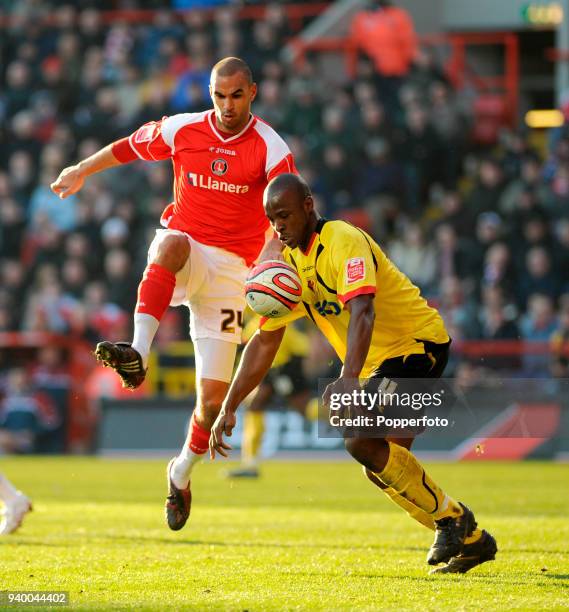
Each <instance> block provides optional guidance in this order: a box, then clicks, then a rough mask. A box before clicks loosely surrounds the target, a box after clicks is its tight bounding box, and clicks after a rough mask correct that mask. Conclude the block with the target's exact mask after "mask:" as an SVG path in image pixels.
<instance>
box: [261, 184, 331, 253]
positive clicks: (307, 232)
mask: <svg viewBox="0 0 569 612" xmlns="http://www.w3.org/2000/svg"><path fill="white" fill-rule="evenodd" d="M263 203H264V205H265V214H266V215H267V217H268V219H269V221H270V223H271V225H272V226H273V229H274V230H275V231H276V232H277V235H278V237H279V239H280V241H281V242H282V243H283V244H284V245H286V246H288V247H290V248H291V249H294V248H296V247H298V246H300V247H301V248H305V247H306V245H307V244H308V241H309V240H310V237H311V236H312V234H313V232H314V229H315V227H316V224H317V223H318V219H319V217H318V214H317V213H316V211H315V210H314V200H313V199H312V193H311V192H310V187H309V186H308V185H307V183H306V181H305V180H304V179H303V178H302V177H300V176H298V175H297V174H279V175H278V176H277V177H275V178H274V179H273V180H272V181H271V182H270V183H269V184H268V185H267V187H266V189H265V194H264V198H263Z"/></svg>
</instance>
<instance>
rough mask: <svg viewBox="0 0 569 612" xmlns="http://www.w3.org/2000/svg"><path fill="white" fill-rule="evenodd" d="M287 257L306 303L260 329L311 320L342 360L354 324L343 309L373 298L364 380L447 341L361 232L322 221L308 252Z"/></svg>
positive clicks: (429, 311) (288, 252) (431, 312)
mask: <svg viewBox="0 0 569 612" xmlns="http://www.w3.org/2000/svg"><path fill="white" fill-rule="evenodd" d="M283 255H284V257H285V259H286V261H287V262H289V263H290V264H292V265H293V266H294V267H295V268H296V270H297V271H298V274H299V276H300V278H301V281H302V302H301V303H300V304H299V305H298V306H297V307H296V308H295V309H294V310H293V311H292V312H291V313H290V314H289V315H286V316H285V317H280V318H276V319H262V320H261V324H260V326H261V329H264V330H268V331H270V330H276V329H279V328H281V327H283V326H284V325H286V324H287V323H290V322H291V321H294V320H296V319H299V318H301V317H305V316H308V317H310V318H311V319H312V320H313V321H314V323H315V324H316V325H317V326H318V328H319V329H320V331H321V332H322V333H323V334H324V335H325V336H326V338H327V339H328V341H329V342H330V344H331V345H332V346H333V347H334V349H335V351H336V353H337V354H338V356H339V357H340V359H341V360H342V361H344V358H345V356H346V343H347V337H348V324H349V322H350V313H349V311H348V310H346V309H344V305H345V304H346V302H347V301H348V300H350V299H351V298H353V297H355V296H357V295H363V294H369V295H374V309H375V322H374V329H373V335H372V339H371V345H370V349H369V352H368V355H367V359H366V361H365V364H364V367H363V369H362V372H361V374H360V376H361V377H362V378H367V377H369V376H371V375H372V374H373V373H374V371H375V370H376V369H377V368H378V367H379V366H380V365H381V363H382V362H383V361H384V360H385V359H389V358H391V357H400V356H405V355H412V354H421V353H424V352H425V348H424V346H423V343H422V341H424V340H428V341H430V342H435V343H438V344H442V343H445V342H448V341H449V336H448V334H447V332H446V329H445V326H444V323H443V320H442V318H441V317H440V315H439V313H438V312H437V311H436V310H435V309H434V308H431V307H430V306H429V305H428V304H427V302H426V301H425V299H424V298H423V297H421V294H420V292H419V289H418V288H417V287H415V285H413V283H411V281H410V280H409V279H408V278H407V277H406V276H405V275H404V274H403V273H402V272H400V271H399V270H398V269H397V268H396V267H395V266H394V265H393V264H392V263H391V261H389V259H388V258H387V257H386V255H385V254H384V252H383V251H382V250H381V248H380V247H379V246H378V244H377V243H376V242H375V241H374V240H373V239H372V238H371V237H370V236H368V235H367V234H366V233H365V232H364V231H363V230H360V229H359V228H357V227H354V226H353V225H350V224H349V223H346V222H344V221H326V220H324V219H321V220H320V221H319V223H318V226H317V228H316V231H315V232H314V234H313V236H312V238H311V240H310V244H309V246H308V248H307V250H306V252H303V251H302V250H301V249H300V248H298V247H297V248H295V249H290V248H288V247H286V248H285V250H284V252H283Z"/></svg>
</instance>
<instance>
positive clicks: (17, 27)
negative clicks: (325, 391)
mask: <svg viewBox="0 0 569 612" xmlns="http://www.w3.org/2000/svg"><path fill="white" fill-rule="evenodd" d="M196 4H198V5H201V6H203V5H207V4H209V5H221V6H219V7H218V8H216V9H215V10H214V11H213V12H208V11H202V10H192V11H189V12H186V13H184V14H175V13H173V12H171V10H169V9H171V8H194V7H195V5H196ZM243 4H245V3H241V5H243ZM246 4H261V3H246ZM304 4H308V3H304ZM285 5H286V3H283V2H274V3H269V4H268V6H267V10H266V12H265V16H264V18H262V19H255V20H253V19H238V18H237V10H238V8H239V6H240V5H238V4H236V3H231V4H228V3H224V2H209V3H208V2H198V3H194V2H191V1H189V0H172V1H166V0H162V1H161V0H151V1H148V2H147V1H145V2H142V0H140V1H135V0H127V1H125V2H122V1H116V0H106V1H97V2H95V1H89V0H79V1H76V2H73V3H69V2H64V1H55V0H53V1H50V0H19V1H18V2H13V3H12V2H0V7H2V8H3V9H4V13H3V18H4V21H3V25H2V26H1V30H0V31H1V34H2V36H0V332H29V331H32V332H54V333H57V334H64V335H67V336H73V337H75V338H82V339H85V340H86V341H87V342H88V343H90V344H91V345H93V344H94V343H96V342H97V341H99V340H101V339H104V338H105V339H111V340H116V339H128V338H130V335H131V318H132V316H131V313H132V310H133V307H134V305H135V301H136V290H137V285H138V282H139V278H140V275H141V273H142V271H143V269H144V266H145V261H146V253H147V247H148V244H149V242H150V240H151V238H152V235H153V233H154V230H155V229H156V227H157V224H158V220H159V216H160V213H161V211H162V209H163V208H164V207H165V205H166V204H168V202H169V201H170V200H171V197H172V176H171V168H170V167H169V164H168V163H156V164H149V163H138V162H135V163H132V164H128V165H126V166H122V167H120V168H117V169H113V170H112V171H108V172H105V173H104V174H102V175H99V176H95V177H91V178H90V179H89V180H88V181H87V183H86V185H85V187H84V188H83V190H82V191H81V192H80V193H79V194H77V195H76V196H73V197H70V198H69V199H67V200H65V201H64V202H62V201H60V200H59V199H58V198H57V197H56V196H55V195H54V194H52V193H51V191H50V189H49V184H50V183H51V182H52V181H53V180H54V179H55V178H56V177H57V175H58V174H59V172H60V171H61V169H62V168H64V167H65V166H67V165H70V164H72V163H75V162H76V161H78V160H80V159H82V158H85V157H87V156H89V155H90V154H92V153H94V152H95V151H97V150H98V149H99V148H101V147H102V146H104V145H106V144H108V143H109V142H111V141H113V140H115V139H117V138H120V137H122V136H125V135H127V134H129V133H131V132H132V131H133V130H135V129H136V128H137V127H138V126H140V125H141V124H143V123H145V122H147V121H149V120H153V119H159V118H161V117H163V116H165V115H171V114H174V113H179V112H191V111H201V110H204V109H206V108H209V107H210V100H209V94H208V81H209V73H210V69H211V66H212V65H213V64H214V63H215V62H216V61H217V60H219V59H220V58H222V57H225V56H229V55H236V56H240V57H242V58H244V59H245V60H246V61H247V62H248V63H249V64H250V66H251V68H252V70H253V74H254V77H255V80H256V81H257V83H258V86H259V95H258V98H257V101H256V102H255V104H254V112H255V113H256V114H258V115H259V116H260V117H262V118H263V119H264V120H266V121H267V122H268V123H270V124H271V125H272V126H273V127H274V128H275V129H276V130H277V131H278V132H279V133H280V134H281V135H282V136H283V137H284V138H285V139H286V140H287V142H288V144H289V146H290V147H291V149H292V151H293V153H294V155H295V158H296V162H297V166H298V168H299V170H300V172H301V174H302V175H303V176H304V177H305V178H306V179H307V181H308V182H309V183H310V184H311V185H312V187H313V190H314V194H315V196H316V199H317V205H318V208H319V210H320V212H321V213H322V214H324V215H325V216H327V217H330V218H344V219H347V220H349V221H352V222H354V223H355V224H357V225H360V226H361V227H363V228H364V229H366V230H368V231H369V232H370V233H371V234H372V235H373V236H374V237H375V238H376V239H377V240H378V241H379V242H380V244H381V245H382V247H383V248H384V249H385V250H386V252H387V253H388V255H389V256H390V257H391V258H392V260H393V261H394V262H395V264H396V265H397V266H398V267H399V268H400V269H401V270H402V271H403V272H404V273H406V274H407V275H408V276H409V277H410V278H411V279H412V280H413V282H415V283H416V284H417V285H418V286H419V287H420V288H421V289H422V291H423V292H424V294H425V296H426V297H427V298H428V299H429V300H430V301H431V302H432V303H433V304H434V305H436V306H437V307H438V308H439V309H440V311H441V313H442V315H443V317H444V319H445V321H446V324H447V326H448V328H449V331H450V334H451V336H452V337H453V339H454V341H456V342H459V341H462V340H478V339H491V340H504V339H511V340H518V339H522V340H527V341H533V340H541V341H547V342H550V341H551V342H558V341H559V339H560V338H561V339H564V338H565V339H567V338H568V337H569V130H568V129H564V128H560V129H558V130H557V132H556V134H555V137H554V138H551V139H550V142H549V144H548V146H547V147H542V148H534V147H532V146H531V144H530V139H529V138H528V135H527V134H526V133H524V131H523V130H519V131H518V130H515V129H503V130H502V131H501V132H500V133H499V136H498V139H497V140H496V142H493V143H490V144H484V145H483V144H481V143H480V142H476V141H475V140H474V139H473V138H472V137H471V134H472V133H473V128H474V127H475V126H474V125H473V123H474V121H475V119H474V117H473V114H472V111H471V108H470V106H469V104H468V100H465V99H463V98H462V97H461V96H460V95H458V94H457V93H456V92H455V91H454V90H453V87H452V85H451V82H450V81H449V79H448V78H447V76H446V75H445V72H444V70H443V66H442V65H440V63H439V62H437V59H436V56H435V55H433V53H432V52H431V50H430V49H429V48H426V47H421V46H420V45H418V44H417V43H416V42H414V41H413V39H412V36H413V35H412V32H411V34H410V36H411V38H410V44H411V46H412V50H413V52H412V53H411V54H410V55H409V57H408V58H407V59H404V60H403V61H402V62H400V65H399V67H398V68H397V70H395V72H391V73H389V72H388V73H384V74H382V72H381V66H379V65H377V62H375V61H374V58H373V57H369V53H367V52H366V51H367V50H366V49H365V48H362V53H361V57H360V60H359V61H358V63H357V68H356V74H355V77H354V78H353V79H352V80H351V81H350V82H349V84H347V85H339V84H337V83H336V82H334V81H333V80H332V81H331V80H327V79H326V78H325V77H324V76H323V74H322V73H321V72H320V71H319V69H318V64H317V62H316V61H315V60H314V59H313V58H312V57H311V56H310V55H308V57H307V58H306V61H305V62H303V63H302V64H296V65H295V64H290V63H287V62H284V61H283V60H282V57H281V51H282V49H283V47H284V46H285V44H286V43H287V41H289V39H290V38H291V37H292V36H293V35H294V34H295V30H294V28H293V27H292V26H291V23H290V22H289V20H288V19H287V16H286V11H285ZM117 8H122V9H141V8H144V9H149V8H151V9H157V12H156V13H155V16H154V17H153V19H152V21H151V22H150V23H147V22H144V23H130V22H127V21H117V22H114V23H106V22H104V20H103V13H102V11H104V10H109V9H117ZM309 21H310V19H309V18H307V19H305V21H304V25H305V24H307V23H308V22H309ZM353 36H354V37H357V36H358V34H357V31H356V28H354V29H353ZM356 42H357V40H356ZM363 46H364V45H362V47H363ZM169 316H170V319H169V320H168V321H167V322H165V324H164V326H163V327H164V331H162V332H161V333H162V337H161V338H160V337H159V339H158V345H160V343H161V342H162V343H163V342H167V341H168V340H171V339H184V338H187V331H186V330H187V317H186V315H185V313H184V312H183V310H182V309H176V311H171V313H170V315H169ZM328 358H329V356H328V355H327V356H326V357H325V359H328ZM62 363H63V359H62V355H61V354H58V352H57V350H52V351H50V350H49V349H46V350H45V351H43V353H40V355H39V357H38V359H37V363H36V362H34V367H33V369H32V370H30V371H28V370H26V371H24V370H22V369H18V370H14V369H10V368H8V367H7V366H8V365H9V364H7V363H6V362H5V360H4V363H0V366H1V367H3V368H5V373H6V375H5V376H4V377H3V379H2V383H1V384H2V387H3V389H4V395H5V397H7V398H11V400H10V401H11V402H12V404H11V405H13V404H14V402H15V400H14V398H19V400H18V402H19V403H18V402H16V404H18V405H19V406H20V407H21V406H23V405H24V404H25V407H24V408H22V410H21V412H23V413H26V414H33V415H35V416H34V419H35V421H34V423H35V425H34V427H35V428H36V429H37V431H38V432H40V433H41V432H42V431H44V430H46V429H47V430H49V429H50V428H54V427H58V426H60V425H61V424H59V425H58V423H57V418H56V417H54V416H53V415H52V414H51V413H50V409H49V402H46V401H45V398H44V399H43V400H42V397H39V396H37V394H36V395H34V394H30V391H29V389H30V388H31V387H30V385H29V384H28V385H26V384H24V383H23V382H22V378H23V377H26V376H27V377H30V376H31V377H32V379H33V380H34V381H36V383H37V385H36V386H37V387H38V388H40V387H41V384H40V382H41V381H43V384H44V385H45V384H46V381H48V383H47V384H48V386H49V385H51V387H52V388H53V387H55V388H60V387H62V388H65V384H68V382H67V383H66V379H65V377H66V376H68V374H66V370H65V368H64V367H63V366H62ZM500 363H501V366H500V367H506V368H509V369H510V370H511V371H516V372H523V373H524V374H525V375H528V376H529V375H531V376H544V375H549V374H551V372H552V371H553V373H554V374H555V375H557V376H567V374H568V372H569V370H568V367H567V362H566V360H564V359H563V358H559V359H555V360H554V361H553V365H552V364H551V362H550V361H549V360H546V361H544V360H543V358H536V357H534V358H533V359H532V358H530V357H527V358H521V357H520V356H519V355H514V356H512V357H510V359H509V361H507V360H506V361H504V360H502V362H500ZM470 365H471V366H472V364H470ZM494 365H495V364H494ZM453 367H454V368H457V367H458V365H457V364H456V363H455V364H454V366H453ZM42 373H43V374H42ZM42 376H43V378H42ZM38 381H39V382H38ZM58 385H59V387H58ZM40 395H41V394H40ZM6 406H7V405H6V402H5V405H4V415H5V418H7V417H6V414H8V413H9V411H10V408H9V406H8V407H6ZM50 415H51V416H50ZM30 418H31V417H30ZM27 443H28V442H27V441H26V440H24V441H22V445H23V446H22V448H25V447H26V444H27ZM1 444H2V442H1V440H0V445H1Z"/></svg>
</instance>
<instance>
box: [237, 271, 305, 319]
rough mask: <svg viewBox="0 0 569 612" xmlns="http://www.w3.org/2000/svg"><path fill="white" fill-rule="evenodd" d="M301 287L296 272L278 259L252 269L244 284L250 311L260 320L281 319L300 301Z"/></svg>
mask: <svg viewBox="0 0 569 612" xmlns="http://www.w3.org/2000/svg"><path fill="white" fill-rule="evenodd" d="M301 295H302V284H301V282H300V277H299V276H298V274H297V272H296V270H295V269H294V268H293V267H292V266H290V265H289V264H287V263H285V262H284V261H280V260H269V261H263V262H262V263H260V264H259V265H258V266H255V267H254V268H253V269H252V270H251V272H250V274H249V276H248V278H247V282H246V283H245V297H246V299H247V303H248V304H249V306H250V308H251V309H252V310H253V311H254V312H256V313H257V314H259V315H261V316H262V317H269V318H275V317H282V316H284V315H286V314H287V313H289V312H290V311H291V310H292V309H293V308H294V307H295V306H296V305H297V304H298V302H300V296H301Z"/></svg>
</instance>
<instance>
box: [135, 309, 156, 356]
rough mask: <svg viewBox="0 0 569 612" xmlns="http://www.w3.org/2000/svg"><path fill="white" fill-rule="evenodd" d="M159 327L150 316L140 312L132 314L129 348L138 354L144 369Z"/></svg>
mask: <svg viewBox="0 0 569 612" xmlns="http://www.w3.org/2000/svg"><path fill="white" fill-rule="evenodd" d="M159 326H160V321H158V319H156V318H155V317H153V316H152V315H149V314H145V313H140V312H136V313H135V314H134V337H133V339H132V344H131V346H132V348H133V349H135V350H136V351H138V352H139V353H140V356H141V357H142V363H143V365H144V367H145V368H146V367H147V366H148V355H149V354H150V347H151V346H152V341H153V340H154V336H155V335H156V332H157V331H158V327H159Z"/></svg>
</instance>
